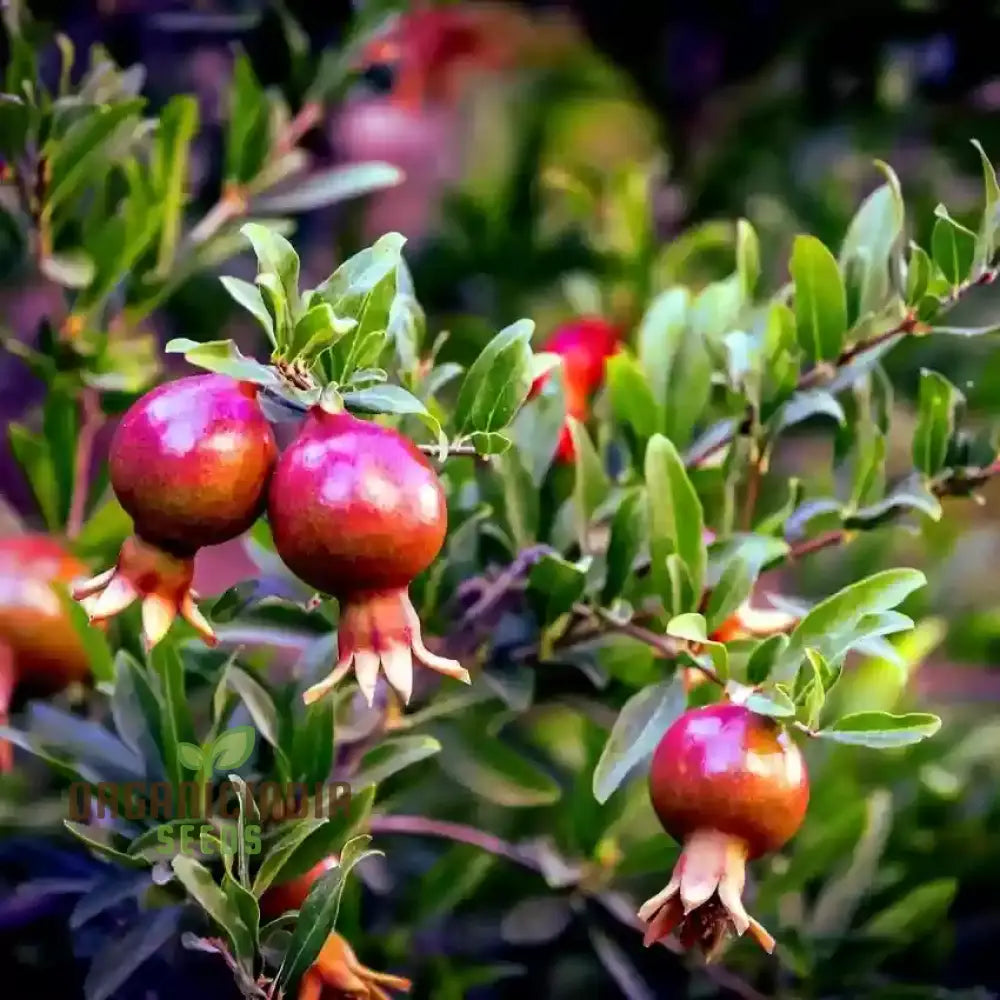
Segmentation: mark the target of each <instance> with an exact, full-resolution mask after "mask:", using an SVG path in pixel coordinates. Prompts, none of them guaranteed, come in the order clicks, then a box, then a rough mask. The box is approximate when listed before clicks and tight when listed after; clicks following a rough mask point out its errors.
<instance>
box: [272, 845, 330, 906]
mask: <svg viewBox="0 0 1000 1000" xmlns="http://www.w3.org/2000/svg"><path fill="white" fill-rule="evenodd" d="M339 864H340V859H339V858H338V857H337V855H336V854H331V855H330V856H329V857H328V858H324V859H323V860H322V861H318V862H317V863H316V864H314V865H313V866H312V868H310V869H309V871H307V872H303V873H302V874H301V875H299V876H298V877H297V878H293V879H289V880H288V881H287V882H279V883H278V884H277V885H272V886H269V887H268V888H267V889H265V890H264V893H263V895H262V896H261V897H260V913H261V916H262V917H264V918H265V919H266V920H275V919H277V918H278V917H280V916H281V915H282V913H288V912H289V910H301V909H302V904H303V903H304V902H305V901H306V897H307V896H308V895H309V890H310V889H311V888H312V887H313V885H314V884H315V883H316V881H317V879H320V878H322V877H323V876H324V875H325V874H326V873H327V872H328V871H330V869H331V868H336V867H337V865H339Z"/></svg>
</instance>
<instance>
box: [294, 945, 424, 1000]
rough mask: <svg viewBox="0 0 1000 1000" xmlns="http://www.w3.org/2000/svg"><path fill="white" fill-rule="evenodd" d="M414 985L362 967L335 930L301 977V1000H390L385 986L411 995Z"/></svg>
mask: <svg viewBox="0 0 1000 1000" xmlns="http://www.w3.org/2000/svg"><path fill="white" fill-rule="evenodd" d="M412 985H413V984H412V983H411V982H410V980H409V979H404V978H403V977H402V976H390V975H389V974H388V973H387V972H376V971H375V970H374V969H369V968H368V967H367V966H364V965H362V964H361V962H360V961H359V960H358V956H357V955H355V954H354V949H353V948H352V947H351V946H350V945H349V944H348V943H347V941H345V940H344V938H342V937H341V936H340V935H339V934H337V933H336V931H334V932H333V933H332V934H330V936H329V937H328V938H327V939H326V942H325V943H324V945H323V948H322V950H321V951H320V953H319V955H318V956H317V958H316V961H315V962H313V964H312V965H311V966H309V968H308V969H307V970H306V973H305V975H304V976H303V977H302V983H301V985H300V986H299V995H298V1000H321V998H322V997H326V998H327V1000H389V994H388V993H387V992H386V991H385V989H383V987H388V988H389V989H393V990H399V991H400V992H402V993H409V992H410V988H411V987H412Z"/></svg>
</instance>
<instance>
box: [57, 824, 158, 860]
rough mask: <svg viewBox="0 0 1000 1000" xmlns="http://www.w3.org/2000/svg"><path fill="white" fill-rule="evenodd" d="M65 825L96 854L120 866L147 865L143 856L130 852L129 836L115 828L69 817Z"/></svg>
mask: <svg viewBox="0 0 1000 1000" xmlns="http://www.w3.org/2000/svg"><path fill="white" fill-rule="evenodd" d="M63 826H64V827H66V829H67V830H68V831H69V832H70V833H71V834H73V836H74V837H76V838H77V840H79V841H80V842H81V843H83V844H86V845H87V847H88V848H89V849H90V850H91V851H93V852H94V853H95V854H97V855H99V856H100V857H102V858H106V859H107V860H108V861H113V862H114V863H115V864H116V865H118V866H120V867H123V868H135V869H139V868H145V867H146V862H145V861H144V860H143V859H142V858H135V857H131V856H130V855H129V854H128V850H127V849H128V838H127V837H124V836H122V834H120V833H117V832H116V831H115V830H111V829H107V828H103V829H102V828H101V827H99V826H96V825H91V824H90V823H74V822H73V821H72V820H68V819H64V820H63Z"/></svg>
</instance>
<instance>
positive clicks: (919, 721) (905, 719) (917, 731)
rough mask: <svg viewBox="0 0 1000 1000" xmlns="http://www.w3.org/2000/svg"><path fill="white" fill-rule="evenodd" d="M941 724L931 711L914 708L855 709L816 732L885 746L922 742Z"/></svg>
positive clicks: (862, 744) (849, 741) (854, 742)
mask: <svg viewBox="0 0 1000 1000" xmlns="http://www.w3.org/2000/svg"><path fill="white" fill-rule="evenodd" d="M940 728H941V720H940V719H939V718H938V717H937V716H936V715H931V714H930V713H928V712H911V713H910V714H908V715H890V714H889V713H888V712H856V713H854V714H853V715H845V716H843V717H842V718H840V719H838V720H837V721H836V722H835V723H834V724H833V725H832V726H829V727H828V728H826V729H821V730H820V731H819V732H818V733H817V734H816V735H817V736H819V737H820V738H821V739H824V740H830V741H831V742H833V743H847V744H849V745H851V746H859V747H870V748H872V749H875V750H885V749H891V748H894V747H905V746H910V745H911V744H913V743H919V742H920V741H921V740H925V739H927V738H928V737H930V736H933V735H934V734H935V733H936V732H937V731H938V730H939V729H940Z"/></svg>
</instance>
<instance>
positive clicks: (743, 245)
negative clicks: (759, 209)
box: [736, 219, 760, 301]
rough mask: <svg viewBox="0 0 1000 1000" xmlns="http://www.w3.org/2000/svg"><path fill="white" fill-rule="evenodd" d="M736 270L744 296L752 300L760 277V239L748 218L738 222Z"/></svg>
mask: <svg viewBox="0 0 1000 1000" xmlns="http://www.w3.org/2000/svg"><path fill="white" fill-rule="evenodd" d="M736 271H737V273H738V274H739V276H740V281H741V282H742V283H743V296H744V298H746V299H747V301H750V300H751V299H752V298H753V294H754V292H755V291H756V290H757V281H758V279H759V278H760V240H759V239H758V238H757V233H756V232H755V231H754V228H753V226H752V225H750V223H749V222H747V220H746V219H739V220H738V221H737V223H736Z"/></svg>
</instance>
